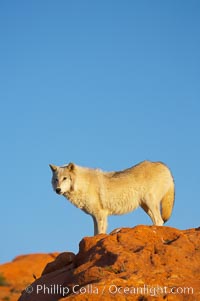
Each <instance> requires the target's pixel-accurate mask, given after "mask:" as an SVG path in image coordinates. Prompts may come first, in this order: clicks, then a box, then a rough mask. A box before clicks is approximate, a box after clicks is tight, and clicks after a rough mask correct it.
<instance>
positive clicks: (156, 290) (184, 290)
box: [26, 284, 194, 296]
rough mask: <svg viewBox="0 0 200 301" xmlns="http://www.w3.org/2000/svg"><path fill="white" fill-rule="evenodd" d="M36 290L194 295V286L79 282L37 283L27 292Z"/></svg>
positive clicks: (46, 292)
mask: <svg viewBox="0 0 200 301" xmlns="http://www.w3.org/2000/svg"><path fill="white" fill-rule="evenodd" d="M34 291H35V292H36V294H37V295H40V294H41V295H60V296H66V295H68V294H81V295H84V294H90V295H103V294H110V295H146V296H161V295H167V294H171V295H193V294H194V289H193V287H180V286H179V287H176V286H173V287H168V286H150V285H145V284H144V285H143V286H138V287H137V286H119V285H115V284H110V285H103V286H95V285H93V284H88V285H86V286H80V285H78V284H76V285H74V286H71V287H68V286H65V287H64V286H62V285H58V284H52V285H45V284H43V285H42V284H37V285H36V287H33V286H31V285H30V286H28V287H27V288H26V292H27V293H28V294H31V293H33V292H34Z"/></svg>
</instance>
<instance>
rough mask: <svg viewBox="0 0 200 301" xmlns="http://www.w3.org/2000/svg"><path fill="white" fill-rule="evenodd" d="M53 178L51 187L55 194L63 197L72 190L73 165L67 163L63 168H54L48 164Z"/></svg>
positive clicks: (54, 166)
mask: <svg viewBox="0 0 200 301" xmlns="http://www.w3.org/2000/svg"><path fill="white" fill-rule="evenodd" d="M49 166H50V168H51V170H52V172H53V176H52V186H53V189H54V190H55V192H56V193H58V194H61V195H65V194H66V193H68V192H70V191H72V190H73V174H74V170H75V164H73V163H69V164H68V165H65V166H56V165H52V164H49Z"/></svg>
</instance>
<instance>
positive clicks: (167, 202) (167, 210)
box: [161, 183, 175, 223]
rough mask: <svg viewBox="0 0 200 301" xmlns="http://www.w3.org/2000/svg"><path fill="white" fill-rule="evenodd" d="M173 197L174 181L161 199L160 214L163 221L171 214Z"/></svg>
mask: <svg viewBox="0 0 200 301" xmlns="http://www.w3.org/2000/svg"><path fill="white" fill-rule="evenodd" d="M174 197H175V189H174V183H173V184H172V186H171V187H170V189H169V190H168V191H167V193H166V194H165V195H164V197H163V198H162V201H161V208H162V209H161V215H162V219H163V221H164V223H165V222H166V221H168V219H169V218H170V216H171V214H172V210H173V207H174Z"/></svg>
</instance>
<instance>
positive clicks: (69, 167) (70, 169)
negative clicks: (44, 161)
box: [67, 163, 75, 171]
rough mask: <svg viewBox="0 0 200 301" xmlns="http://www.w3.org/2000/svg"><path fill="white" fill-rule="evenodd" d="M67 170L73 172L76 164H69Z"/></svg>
mask: <svg viewBox="0 0 200 301" xmlns="http://www.w3.org/2000/svg"><path fill="white" fill-rule="evenodd" d="M67 168H68V170H69V171H73V170H74V169H75V164H74V163H69V164H68V165H67Z"/></svg>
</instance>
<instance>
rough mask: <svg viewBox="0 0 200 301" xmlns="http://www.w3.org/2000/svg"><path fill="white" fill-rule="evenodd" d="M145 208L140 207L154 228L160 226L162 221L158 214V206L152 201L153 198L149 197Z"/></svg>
mask: <svg viewBox="0 0 200 301" xmlns="http://www.w3.org/2000/svg"><path fill="white" fill-rule="evenodd" d="M144 205H145V206H144V207H142V208H143V209H144V210H145V211H146V212H147V214H148V215H149V216H150V218H151V220H152V222H153V224H154V225H156V226H162V225H163V223H164V221H163V219H162V217H161V213H160V204H158V203H157V202H155V201H154V198H153V196H152V195H151V196H149V198H148V200H147V201H146V204H144Z"/></svg>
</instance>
